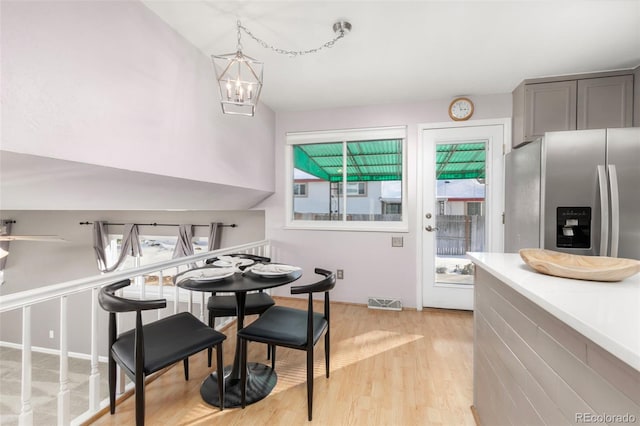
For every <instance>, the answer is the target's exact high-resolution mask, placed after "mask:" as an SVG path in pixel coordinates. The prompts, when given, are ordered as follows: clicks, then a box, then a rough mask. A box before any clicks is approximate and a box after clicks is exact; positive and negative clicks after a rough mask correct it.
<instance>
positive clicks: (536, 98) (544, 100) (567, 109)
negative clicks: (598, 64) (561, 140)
mask: <svg viewBox="0 0 640 426" xmlns="http://www.w3.org/2000/svg"><path fill="white" fill-rule="evenodd" d="M576 88H577V84H576V81H558V82H555V83H539V84H528V85H526V86H525V91H524V98H525V107H524V110H525V120H524V124H525V128H524V138H525V140H526V141H532V140H534V139H536V138H538V137H540V136H544V132H553V131H556V130H572V129H575V128H576Z"/></svg>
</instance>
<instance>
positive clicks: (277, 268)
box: [250, 263, 302, 274]
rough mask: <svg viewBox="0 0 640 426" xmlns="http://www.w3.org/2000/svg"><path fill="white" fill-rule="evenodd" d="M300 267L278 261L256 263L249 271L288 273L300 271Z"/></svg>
mask: <svg viewBox="0 0 640 426" xmlns="http://www.w3.org/2000/svg"><path fill="white" fill-rule="evenodd" d="M301 269H302V268H300V267H298V266H293V265H282V264H278V263H267V264H264V263H258V264H257V265H254V266H252V267H251V268H250V270H251V271H253V272H255V273H257V274H260V273H267V274H288V273H290V272H294V271H300V270H301Z"/></svg>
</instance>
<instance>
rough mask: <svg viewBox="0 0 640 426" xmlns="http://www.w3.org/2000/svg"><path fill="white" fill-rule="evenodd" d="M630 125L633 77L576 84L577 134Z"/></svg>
mask: <svg viewBox="0 0 640 426" xmlns="http://www.w3.org/2000/svg"><path fill="white" fill-rule="evenodd" d="M632 124H633V75H621V76H616V77H604V78H588V79H585V80H578V122H577V125H578V130H581V129H604V128H607V127H630V126H632Z"/></svg>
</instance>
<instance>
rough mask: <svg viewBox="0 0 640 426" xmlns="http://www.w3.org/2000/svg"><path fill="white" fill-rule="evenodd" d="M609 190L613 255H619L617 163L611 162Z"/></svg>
mask: <svg viewBox="0 0 640 426" xmlns="http://www.w3.org/2000/svg"><path fill="white" fill-rule="evenodd" d="M609 191H611V257H618V243H619V241H620V196H619V194H618V172H617V171H616V166H615V164H609Z"/></svg>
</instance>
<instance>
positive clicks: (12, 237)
mask: <svg viewBox="0 0 640 426" xmlns="http://www.w3.org/2000/svg"><path fill="white" fill-rule="evenodd" d="M0 241H48V242H65V241H67V240H65V239H64V238H61V237H59V236H57V235H0Z"/></svg>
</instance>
